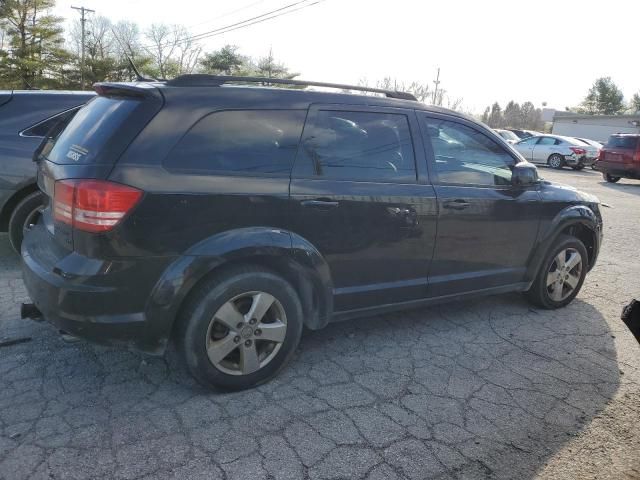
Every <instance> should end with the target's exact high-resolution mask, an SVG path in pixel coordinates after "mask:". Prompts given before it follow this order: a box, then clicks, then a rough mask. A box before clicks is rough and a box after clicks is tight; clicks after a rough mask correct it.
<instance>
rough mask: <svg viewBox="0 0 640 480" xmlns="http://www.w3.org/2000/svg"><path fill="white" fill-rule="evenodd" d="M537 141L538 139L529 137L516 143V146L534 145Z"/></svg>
mask: <svg viewBox="0 0 640 480" xmlns="http://www.w3.org/2000/svg"><path fill="white" fill-rule="evenodd" d="M537 141H538V137H529V138H526V139H524V140H521V141H520V142H518V145H535V144H536V142H537Z"/></svg>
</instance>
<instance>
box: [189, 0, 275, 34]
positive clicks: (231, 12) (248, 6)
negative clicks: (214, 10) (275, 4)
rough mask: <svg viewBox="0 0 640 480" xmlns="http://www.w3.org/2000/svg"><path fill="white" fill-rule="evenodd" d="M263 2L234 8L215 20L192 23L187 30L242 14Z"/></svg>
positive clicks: (259, 1)
mask: <svg viewBox="0 0 640 480" xmlns="http://www.w3.org/2000/svg"><path fill="white" fill-rule="evenodd" d="M264 1H265V0H258V1H257V2H253V3H250V4H248V5H245V6H244V7H240V8H236V9H235V10H231V11H229V12H225V13H222V14H221V15H218V16H217V17H216V18H210V19H209V20H205V21H203V22H198V23H194V24H193V25H189V28H192V27H199V26H200V25H204V24H206V23H211V22H215V21H218V20H220V19H221V18H226V17H228V16H230V15H233V14H234V13H238V12H242V11H243V10H247V9H249V8H251V7H254V6H256V5H258V4H259V3H264Z"/></svg>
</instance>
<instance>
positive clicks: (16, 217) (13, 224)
mask: <svg viewBox="0 0 640 480" xmlns="http://www.w3.org/2000/svg"><path fill="white" fill-rule="evenodd" d="M42 201H43V198H42V193H41V192H39V191H38V192H33V193H30V194H29V195H27V196H26V197H25V198H23V199H22V200H21V201H20V203H18V205H17V206H16V208H14V210H13V213H12V214H11V217H10V218H9V241H10V242H11V246H12V247H13V249H14V250H15V251H16V252H18V253H20V246H21V245H22V238H23V237H24V232H25V229H26V228H27V227H28V226H29V224H32V223H35V222H36V221H37V216H38V215H39V211H40V209H41V207H42Z"/></svg>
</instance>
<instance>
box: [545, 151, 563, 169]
mask: <svg viewBox="0 0 640 480" xmlns="http://www.w3.org/2000/svg"><path fill="white" fill-rule="evenodd" d="M547 163H548V164H549V166H550V167H551V168H556V169H558V170H560V169H561V168H562V167H563V166H564V158H562V155H560V154H558V153H554V154H553V155H551V156H550V157H549V159H548V160H547Z"/></svg>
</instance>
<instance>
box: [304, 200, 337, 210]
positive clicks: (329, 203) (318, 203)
mask: <svg viewBox="0 0 640 480" xmlns="http://www.w3.org/2000/svg"><path fill="white" fill-rule="evenodd" d="M300 205H302V206H303V207H310V208H318V209H322V210H328V209H330V208H336V207H337V206H339V205H340V202H336V201H333V200H303V201H301V202H300Z"/></svg>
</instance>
